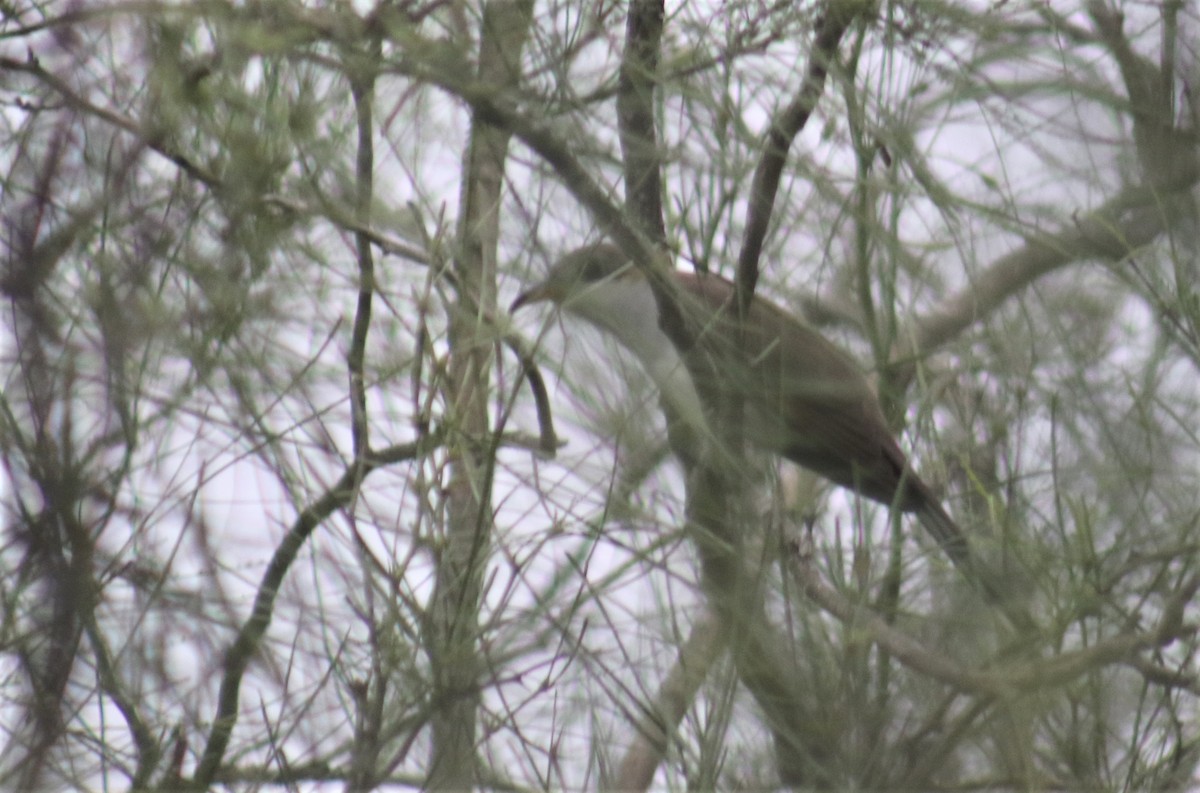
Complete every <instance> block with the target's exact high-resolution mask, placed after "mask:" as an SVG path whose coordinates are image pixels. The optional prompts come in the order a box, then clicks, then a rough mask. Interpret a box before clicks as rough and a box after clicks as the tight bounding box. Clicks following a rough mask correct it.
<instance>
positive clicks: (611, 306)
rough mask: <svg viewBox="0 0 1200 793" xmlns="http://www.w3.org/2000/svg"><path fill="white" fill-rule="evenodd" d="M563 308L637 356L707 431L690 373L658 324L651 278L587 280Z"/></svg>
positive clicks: (682, 411) (687, 416)
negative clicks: (597, 281)
mask: <svg viewBox="0 0 1200 793" xmlns="http://www.w3.org/2000/svg"><path fill="white" fill-rule="evenodd" d="M563 308H564V309H566V310H567V311H569V312H571V313H572V314H576V315H578V316H580V317H583V318H584V319H586V320H587V321H589V322H591V323H592V324H593V325H596V326H598V327H599V328H601V329H602V330H604V331H605V332H607V333H610V334H612V335H613V336H615V337H616V339H617V341H619V342H621V344H622V345H623V346H624V347H625V348H626V349H628V350H629V351H630V352H632V353H633V354H634V355H636V356H637V357H638V360H640V361H641V363H642V367H643V368H644V369H645V370H646V373H647V374H649V375H650V378H651V379H652V380H654V382H655V384H656V385H658V388H659V390H660V391H661V392H662V394H663V397H664V398H666V400H667V401H668V402H669V403H670V404H671V407H672V408H674V409H675V411H676V412H677V413H678V414H679V415H680V417H681V418H683V419H684V420H685V421H687V422H688V423H689V424H691V425H693V426H694V427H695V428H696V429H699V430H701V431H703V432H707V427H708V424H707V421H706V420H705V417H704V409H703V407H701V404H700V397H699V395H698V394H697V393H696V387H695V385H694V384H693V383H692V378H691V375H689V374H688V370H687V367H686V366H685V365H684V363H683V360H682V359H681V358H680V357H679V353H678V351H676V349H675V345H674V344H672V343H671V340H670V339H669V338H668V337H667V335H666V334H665V333H663V332H662V330H661V329H660V328H659V327H658V304H657V303H656V302H655V300H654V292H653V290H651V289H650V284H648V283H647V282H646V281H645V280H644V279H641V278H610V279H608V280H605V281H601V282H599V283H595V284H589V285H588V286H587V287H585V288H584V289H583V290H581V291H580V292H579V293H578V294H576V295H573V296H571V297H569V298H568V299H567V300H565V301H564V302H563Z"/></svg>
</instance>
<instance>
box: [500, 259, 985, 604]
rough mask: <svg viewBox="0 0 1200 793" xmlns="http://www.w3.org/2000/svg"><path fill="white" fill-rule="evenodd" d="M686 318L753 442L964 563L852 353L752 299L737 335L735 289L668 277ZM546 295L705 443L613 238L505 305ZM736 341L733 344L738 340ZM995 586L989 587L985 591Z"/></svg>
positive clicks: (690, 391) (642, 284)
mask: <svg viewBox="0 0 1200 793" xmlns="http://www.w3.org/2000/svg"><path fill="white" fill-rule="evenodd" d="M673 276H674V279H675V282H676V283H677V284H678V286H679V296H680V298H681V299H682V305H681V306H680V309H681V311H683V312H684V313H686V314H688V315H689V316H690V317H692V318H693V319H695V320H696V326H697V327H698V328H700V332H701V335H702V336H704V337H711V338H713V339H715V340H716V342H717V343H716V344H709V345H708V347H709V348H710V349H715V350H717V352H718V354H719V356H720V357H719V359H718V364H717V365H718V367H719V370H720V371H721V373H722V375H721V376H726V375H728V377H729V378H730V381H729V383H726V384H723V385H726V386H727V387H732V388H734V389H735V393H737V394H739V395H740V396H741V397H742V399H743V402H744V405H745V413H744V427H743V428H744V431H745V434H746V438H747V439H748V440H749V441H750V442H751V443H752V444H754V445H756V446H758V447H760V448H763V449H766V450H768V451H771V452H774V453H776V454H780V455H782V456H784V457H786V458H787V459H789V460H791V461H792V462H795V463H797V464H799V465H801V466H803V467H804V468H808V469H810V470H812V471H815V472H817V473H818V474H821V475H822V476H824V477H826V478H828V479H831V480H832V481H834V482H836V483H837V484H839V485H842V486H844V487H848V488H851V489H852V490H854V491H856V492H858V493H861V494H862V495H864V496H866V497H867V498H870V499H873V500H875V501H879V502H882V503H884V504H889V505H894V506H896V507H898V508H899V509H901V510H902V511H904V512H915V513H916V514H917V516H918V518H919V519H920V521H921V523H922V525H923V526H924V527H925V528H926V529H927V530H928V531H929V533H930V534H932V535H933V537H934V539H935V540H937V542H938V544H939V545H940V546H941V547H942V549H943V550H944V551H945V552H946V553H947V554H948V555H949V556H950V557H951V558H952V559H953V560H954V561H955V562H956V563H958V564H959V565H962V566H966V567H970V566H971V564H970V555H969V549H968V546H967V543H966V539H965V537H963V534H962V532H961V530H960V529H959V527H958V525H957V524H956V523H955V522H954V520H953V519H952V518H951V517H950V516H949V515H948V514H947V513H946V511H945V509H943V508H942V506H941V504H940V503H939V501H938V499H937V498H936V497H935V496H934V495H933V492H932V491H931V490H930V489H929V487H928V486H927V485H926V484H925V483H924V482H923V481H921V479H920V477H918V476H917V474H916V473H915V472H914V471H913V470H912V469H911V468H910V467H909V465H908V462H907V460H906V458H905V456H904V452H903V451H901V449H900V446H899V445H898V444H897V443H896V440H895V438H894V437H893V436H892V433H891V431H890V430H889V429H888V426H887V422H886V421H885V419H884V417H883V411H882V409H881V408H880V405H879V400H878V398H877V397H876V396H875V392H874V391H873V390H872V388H871V386H870V384H869V383H868V382H867V380H866V378H865V377H864V376H863V374H862V372H861V371H860V370H859V368H858V366H857V365H856V364H855V363H854V361H853V360H852V359H851V358H850V356H849V355H847V354H846V353H844V352H842V351H841V350H840V349H838V348H837V347H835V346H834V345H833V344H832V343H831V342H829V341H828V340H827V339H825V338H824V337H823V336H821V335H820V334H819V333H817V331H815V330H813V329H812V328H810V327H808V326H807V325H805V324H803V323H802V322H800V321H799V320H797V319H796V318H794V317H793V316H791V315H790V314H788V313H787V312H785V311H784V310H783V309H781V308H779V307H778V306H776V305H774V304H773V303H771V302H769V301H767V300H764V299H762V298H760V297H756V298H754V301H753V303H752V304H751V306H750V311H749V314H748V316H747V317H746V319H745V321H744V322H743V323H742V332H741V333H740V334H739V333H738V330H737V323H736V321H735V316H736V315H735V311H736V309H735V307H734V302H733V296H734V289H735V288H734V285H733V284H732V283H730V282H729V281H727V280H725V279H724V278H721V277H719V276H716V275H699V274H697V275H692V274H687V273H674V274H673ZM543 300H549V301H552V302H554V303H556V304H558V305H559V306H561V307H562V308H563V309H565V310H567V311H569V312H571V313H572V314H576V315H578V316H580V317H582V318H584V319H586V320H588V321H589V322H591V323H593V324H595V325H597V326H599V327H600V328H601V329H603V330H605V331H607V332H608V333H611V334H612V335H613V336H615V337H616V338H617V340H618V341H620V342H621V343H622V344H623V345H624V346H625V347H627V348H628V349H629V350H630V351H631V352H633V353H634V354H635V355H636V356H637V357H638V358H639V359H640V361H641V363H642V365H643V367H644V368H645V369H646V371H647V373H648V374H649V375H650V377H651V378H652V379H653V380H654V382H655V383H656V384H657V385H658V387H659V390H660V391H661V392H662V395H663V397H664V398H665V400H666V401H667V402H668V404H669V405H670V407H671V408H672V409H673V410H674V412H675V413H676V414H677V415H678V416H680V417H681V418H682V419H684V420H685V421H687V422H689V424H691V425H693V426H694V427H695V428H697V429H699V430H701V431H702V432H703V433H704V434H705V435H706V436H709V437H711V435H712V433H711V431H709V429H708V425H707V423H706V422H707V419H706V411H705V410H704V407H703V405H702V401H701V398H700V396H699V392H698V390H697V388H696V385H695V383H694V381H693V380H692V375H691V374H689V371H688V368H687V366H686V365H685V364H684V360H683V358H682V357H681V356H680V354H679V352H678V351H677V350H676V347H675V345H674V344H673V343H672V342H671V340H670V338H669V337H668V336H667V335H666V333H664V332H663V330H662V329H661V328H660V327H659V322H658V305H657V303H656V301H655V296H654V293H653V291H652V289H651V288H650V284H649V282H648V281H647V280H646V277H645V275H644V274H643V273H642V271H641V270H640V269H638V268H637V267H635V266H633V264H632V262H630V261H629V257H627V256H626V255H625V254H624V253H622V252H621V250H620V249H619V248H617V247H616V246H614V245H611V244H608V243H599V244H594V245H588V246H586V247H583V248H579V249H577V250H574V251H572V252H570V253H568V254H567V255H566V256H564V257H563V258H562V259H561V260H560V261H559V262H558V263H557V264H555V265H554V267H552V268H551V270H550V272H549V274H548V275H547V277H546V279H545V280H544V281H542V282H541V283H540V284H538V285H537V286H534V287H533V288H531V289H529V290H527V291H525V292H523V293H522V294H521V295H520V296H519V297H517V299H516V300H515V301H514V302H513V304H512V310H513V311H515V310H516V309H518V308H520V307H521V306H524V305H527V304H530V303H535V302H538V301H543ZM739 339H740V340H739ZM989 589H990V587H989Z"/></svg>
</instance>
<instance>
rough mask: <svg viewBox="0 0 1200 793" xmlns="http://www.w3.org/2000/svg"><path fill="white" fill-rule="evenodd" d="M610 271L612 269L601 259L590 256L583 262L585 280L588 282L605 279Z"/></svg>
mask: <svg viewBox="0 0 1200 793" xmlns="http://www.w3.org/2000/svg"><path fill="white" fill-rule="evenodd" d="M610 272H611V269H610V268H609V267H607V266H606V265H605V263H604V262H603V261H601V260H600V259H597V258H594V257H590V258H588V260H587V261H585V262H584V263H583V271H582V274H583V280H584V281H585V282H587V283H592V282H594V281H600V280H603V279H604V278H606V277H607V276H608V275H609V273H610Z"/></svg>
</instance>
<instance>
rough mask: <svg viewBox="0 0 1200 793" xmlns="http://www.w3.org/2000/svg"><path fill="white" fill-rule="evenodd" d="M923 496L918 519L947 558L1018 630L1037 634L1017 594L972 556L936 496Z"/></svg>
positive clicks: (958, 529) (961, 535) (954, 523)
mask: <svg viewBox="0 0 1200 793" xmlns="http://www.w3.org/2000/svg"><path fill="white" fill-rule="evenodd" d="M923 495H925V496H926V497H925V498H922V499H921V502H920V504H919V505H918V507H917V509H916V510H915V511H916V514H917V519H918V520H919V521H921V525H922V526H923V527H924V528H925V530H926V531H928V532H929V533H930V535H932V536H933V539H934V540H936V541H937V544H938V546H939V547H940V548H941V549H942V551H944V552H945V554H946V555H947V556H949V557H950V561H952V562H953V563H954V566H955V567H957V568H958V569H959V571H960V572H961V573H962V574H963V575H964V576H965V577H966V579H967V580H968V581H970V582H971V583H972V585H974V586H976V587H978V588H979V590H980V591H981V592H982V593H983V595H984V597H985V598H987V600H988V601H989V602H990V603H993V604H994V605H996V606H997V607H998V608H999V609H1000V610H1001V611H1002V612H1004V616H1005V617H1007V619H1008V621H1009V623H1010V624H1011V625H1012V626H1013V628H1015V629H1016V630H1017V632H1018V633H1021V634H1026V635H1036V634H1037V632H1038V625H1037V622H1036V621H1035V620H1034V619H1033V617H1032V616H1031V615H1030V614H1029V612H1027V611H1026V610H1025V609H1024V608H1023V607H1022V606H1021V604H1020V603H1018V602H1016V599H1017V598H1018V597H1019V595H1017V594H1016V593H1014V592H1013V591H1012V587H1011V586H1006V585H1005V584H1003V583H1002V582H1001V581H1000V579H999V578H998V576H997V575H996V573H995V571H994V570H993V569H992V568H991V567H990V566H988V565H986V564H983V563H981V562H980V561H979V560H978V559H976V558H975V555H974V554H973V553H972V552H971V544H970V542H969V541H968V540H967V535H966V534H965V533H963V530H962V529H961V528H959V525H958V524H957V523H956V522H955V521H954V518H952V517H950V514H949V513H948V512H946V510H945V508H944V507H943V506H942V505H941V504H940V503H939V502H938V501H937V499H936V498H934V497H933V496H932V494H929V493H923Z"/></svg>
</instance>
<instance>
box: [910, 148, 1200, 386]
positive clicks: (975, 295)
mask: <svg viewBox="0 0 1200 793" xmlns="http://www.w3.org/2000/svg"><path fill="white" fill-rule="evenodd" d="M1198 181H1200V168H1197V167H1189V168H1186V169H1184V170H1183V171H1182V172H1181V173H1179V174H1177V176H1176V178H1175V179H1174V180H1173V181H1172V183H1171V184H1170V185H1167V186H1164V187H1163V188H1161V189H1154V188H1149V187H1135V188H1130V189H1127V190H1125V191H1123V192H1121V193H1120V194H1119V195H1117V196H1116V197H1115V198H1113V199H1112V200H1111V201H1108V202H1106V203H1105V204H1104V205H1103V206H1101V207H1100V208H1099V209H1096V210H1094V211H1092V212H1090V213H1088V214H1087V215H1085V216H1083V217H1081V218H1077V219H1076V221H1075V223H1074V225H1073V226H1071V227H1069V228H1065V229H1062V230H1061V231H1059V232H1058V233H1055V234H1039V235H1030V236H1029V237H1028V238H1027V239H1026V242H1025V244H1024V245H1023V246H1021V247H1020V248H1018V249H1017V250H1015V251H1012V252H1011V253H1007V254H1005V255H1004V256H1001V257H1000V258H999V259H997V260H996V261H995V262H993V263H992V264H991V265H990V266H988V267H987V268H986V269H985V270H984V271H983V272H982V273H981V274H980V275H979V276H978V277H977V278H975V279H973V280H972V281H971V283H970V284H968V285H967V286H966V287H965V288H963V289H962V290H961V291H960V292H959V293H958V294H956V295H954V296H952V297H950V298H948V299H947V300H946V301H945V302H944V303H943V304H942V306H941V307H940V308H939V309H938V310H937V311H934V312H932V313H930V314H929V315H927V316H925V317H923V318H921V319H919V320H917V321H916V324H915V328H914V330H913V333H912V334H910V335H909V337H910V338H912V339H913V342H912V344H913V347H912V349H909V350H906V351H904V352H903V354H901V355H900V356H899V358H900V359H901V360H904V359H910V360H911V359H912V358H915V357H917V356H919V355H925V354H928V353H929V352H931V351H933V350H935V349H937V348H938V347H940V346H942V345H943V344H946V343H947V342H949V341H950V340H951V339H953V338H955V337H956V336H958V334H960V333H961V332H962V331H963V330H965V329H966V328H967V327H968V326H970V325H972V324H974V323H976V322H978V321H980V320H981V319H983V318H984V317H986V316H988V315H989V314H991V313H992V312H993V311H996V310H997V309H999V308H1000V307H1001V306H1002V305H1004V303H1005V301H1006V300H1007V299H1008V298H1009V297H1011V296H1012V295H1013V294H1015V293H1017V292H1019V291H1021V290H1023V289H1025V288H1026V287H1028V286H1029V285H1030V284H1032V283H1033V282H1034V281H1036V280H1037V279H1038V278H1041V277H1042V276H1044V275H1047V274H1049V273H1051V272H1053V271H1055V270H1057V269H1059V268H1061V267H1064V266H1066V265H1068V264H1071V263H1073V262H1076V261H1078V260H1080V259H1085V258H1096V259H1107V260H1118V259H1121V258H1122V257H1124V256H1127V255H1128V254H1129V253H1130V252H1131V251H1134V250H1136V249H1137V248H1139V247H1141V246H1143V245H1147V244H1149V243H1150V242H1152V241H1153V240H1154V239H1155V238H1156V237H1157V236H1158V235H1159V234H1161V233H1162V232H1163V231H1164V230H1165V229H1166V226H1167V223H1168V219H1169V213H1167V212H1165V211H1164V209H1163V203H1164V202H1167V201H1170V200H1171V199H1172V198H1173V197H1174V196H1177V195H1185V194H1186V192H1187V191H1188V190H1190V189H1191V188H1193V187H1194V186H1195V185H1196V183H1197V182H1198ZM903 379H904V380H906V379H907V378H903Z"/></svg>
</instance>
